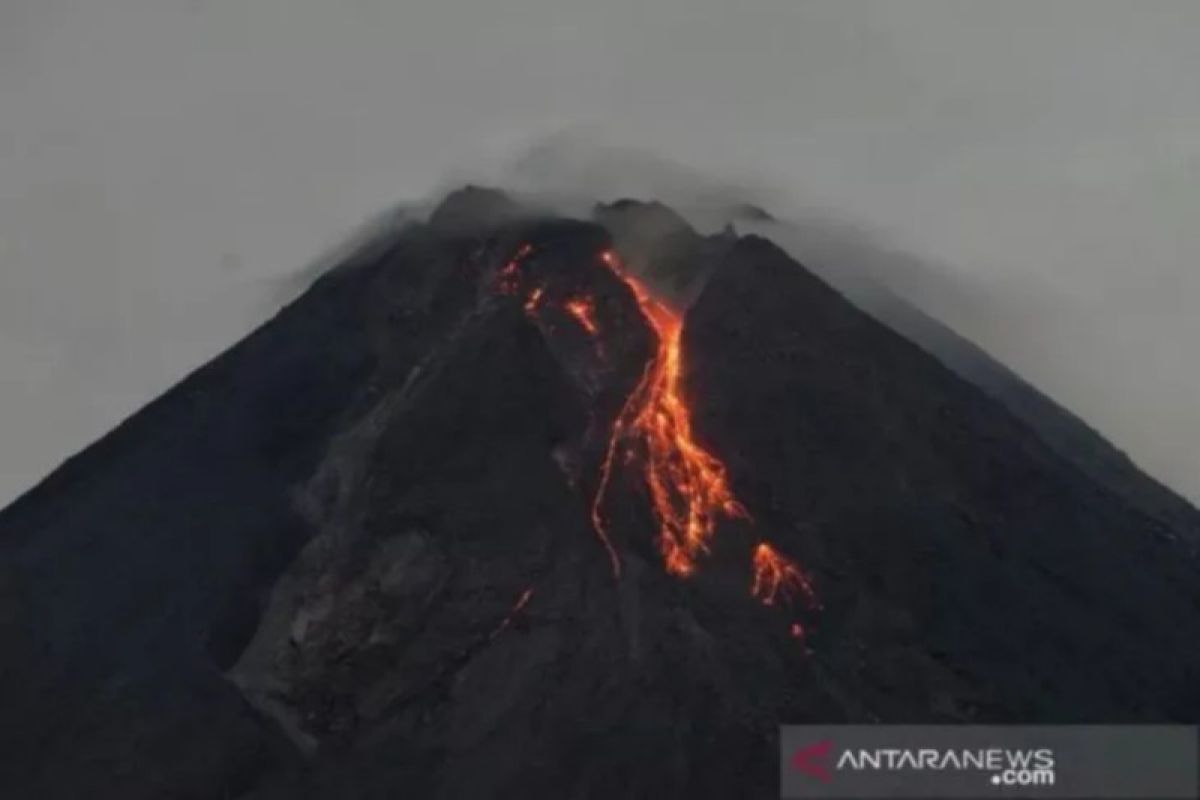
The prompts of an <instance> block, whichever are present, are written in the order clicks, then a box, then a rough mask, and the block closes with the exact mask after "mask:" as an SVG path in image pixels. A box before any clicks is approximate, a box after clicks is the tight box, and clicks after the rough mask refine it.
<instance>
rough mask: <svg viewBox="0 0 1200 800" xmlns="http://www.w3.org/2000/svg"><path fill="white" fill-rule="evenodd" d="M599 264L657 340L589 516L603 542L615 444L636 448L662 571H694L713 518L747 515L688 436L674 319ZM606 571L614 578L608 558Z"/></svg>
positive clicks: (719, 470) (610, 256)
mask: <svg viewBox="0 0 1200 800" xmlns="http://www.w3.org/2000/svg"><path fill="white" fill-rule="evenodd" d="M602 259H603V261H604V262H605V264H607V265H608V266H609V267H610V268H611V269H612V270H613V271H614V272H615V273H616V274H617V275H618V276H619V277H620V278H621V279H622V280H623V281H625V283H626V284H628V286H629V288H630V289H632V290H633V293H634V296H635V297H636V298H637V301H638V305H639V306H640V307H641V309H642V314H643V315H644V316H645V317H646V320H647V321H648V322H649V323H650V325H651V327H653V328H654V332H655V333H656V334H657V336H658V352H657V353H656V354H655V356H654V358H653V359H652V360H651V362H650V363H649V364H648V365H647V367H646V371H645V373H644V374H643V376H642V379H641V381H640V382H639V383H638V385H637V387H636V388H635V389H634V390H633V393H632V394H630V396H629V399H628V401H627V402H626V404H625V407H624V409H622V411H621V413H620V415H619V416H618V417H617V420H616V422H615V423H614V425H613V433H612V438H611V439H610V440H609V446H608V452H607V453H606V455H605V458H604V463H603V465H602V467H601V479H600V489H599V491H598V492H597V493H596V499H595V502H594V504H593V507H592V519H593V522H594V523H595V524H596V527H597V530H598V531H600V532H601V534H602V536H604V538H605V539H607V536H606V535H604V520H603V514H602V510H601V506H602V505H603V502H604V498H605V493H606V491H607V488H608V484H609V481H610V479H611V475H612V471H613V468H614V465H615V461H616V455H617V452H618V450H620V449H621V448H622V447H640V448H642V449H643V450H644V452H643V453H641V455H642V457H643V458H644V460H645V472H646V485H647V487H648V488H649V490H650V499H651V502H652V505H653V509H654V516H655V518H656V519H657V520H658V524H659V539H658V545H659V550H660V551H661V552H662V555H663V560H664V562H665V564H666V568H667V571H668V572H670V573H671V574H673V575H678V576H681V577H686V576H688V575H691V574H692V573H694V572H695V571H696V561H697V559H698V558H699V557H700V556H701V555H702V554H703V553H705V552H707V551H708V545H709V540H710V539H711V538H712V535H713V532H714V530H715V529H716V525H717V519H718V518H719V517H722V516H724V517H741V518H747V517H748V515H747V513H746V510H745V509H744V508H743V507H742V505H741V504H740V503H739V502H738V501H737V499H736V498H735V497H734V495H733V491H732V490H731V489H730V488H729V479H728V477H727V476H726V473H725V466H724V465H723V464H722V463H721V462H720V461H719V460H718V459H717V458H716V457H715V456H713V455H712V454H711V453H709V452H708V451H707V450H705V449H704V448H703V447H702V446H701V445H700V444H699V443H698V442H697V441H696V439H695V437H694V436H693V434H692V423H691V416H690V412H689V410H688V406H687V402H686V400H685V399H684V396H683V391H682V387H681V382H682V381H681V377H680V376H681V373H682V368H683V359H682V347H681V341H680V340H681V336H682V333H683V320H682V318H681V317H680V315H679V314H677V313H676V312H675V311H673V310H672V309H670V308H668V307H667V306H666V305H665V304H664V303H661V302H659V301H658V300H656V299H655V298H654V297H653V296H651V294H650V293H649V292H648V291H646V289H645V288H644V287H643V286H642V285H641V284H640V283H639V282H638V281H637V280H636V279H635V278H633V277H632V276H630V275H628V274H626V273H625V272H624V270H622V269H621V268H620V262H619V261H618V260H617V257H616V255H615V254H614V253H612V252H605V253H604V254H603V255H602ZM613 566H614V571H616V572H617V573H618V574H619V569H620V568H619V564H618V562H617V561H616V560H615V559H614V561H613Z"/></svg>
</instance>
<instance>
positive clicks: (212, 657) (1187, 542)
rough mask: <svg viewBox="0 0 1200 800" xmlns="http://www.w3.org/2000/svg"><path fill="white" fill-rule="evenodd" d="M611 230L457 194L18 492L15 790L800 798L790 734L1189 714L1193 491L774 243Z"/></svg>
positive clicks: (3, 765) (9, 555) (1194, 704)
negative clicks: (658, 278)
mask: <svg viewBox="0 0 1200 800" xmlns="http://www.w3.org/2000/svg"><path fill="white" fill-rule="evenodd" d="M637 208H638V206H637V205H636V204H626V205H624V206H622V209H621V213H620V214H619V215H616V216H617V217H620V219H621V220H622V225H625V226H628V224H629V223H630V215H631V214H633V215H635V216H636V213H637ZM662 212H663V210H662V209H661V207H655V213H656V214H659V215H661V213H662ZM614 218H615V217H614V215H613V213H612V210H611V209H609V210H608V212H607V213H606V212H605V211H604V210H603V209H602V210H601V211H600V213H598V214H597V217H596V220H597V221H587V220H567V219H556V218H553V217H546V216H539V215H538V214H535V213H533V212H531V211H528V210H525V209H522V208H521V207H519V206H517V205H516V204H514V203H513V202H511V201H510V200H508V199H507V198H506V197H504V196H503V195H501V194H499V193H496V192H491V191H486V190H479V189H468V190H463V191H461V192H458V193H455V194H453V195H451V196H450V197H449V198H447V199H446V200H445V201H444V202H443V204H442V205H441V206H440V207H439V208H438V209H437V210H436V211H435V212H434V213H433V215H432V216H431V217H430V219H429V220H428V222H425V223H421V224H413V225H409V226H407V227H405V228H404V229H403V230H399V231H396V232H394V233H392V234H389V235H387V236H385V237H382V238H381V239H380V240H379V241H375V242H372V243H371V245H370V246H369V247H366V248H364V249H363V250H362V251H361V252H360V253H358V254H356V255H354V256H351V257H350V258H349V259H348V260H347V262H346V263H344V264H342V265H341V266H340V267H338V268H336V269H334V270H332V271H331V272H329V273H328V274H327V275H325V276H324V277H322V278H321V279H320V280H319V281H317V282H316V284H315V285H313V287H312V288H311V289H310V290H309V291H308V292H306V293H305V294H304V295H303V296H302V297H300V298H299V299H298V300H296V301H295V302H294V303H292V304H291V305H290V306H288V307H287V308H286V309H284V310H283V311H282V312H281V313H280V314H279V315H278V316H277V317H276V318H275V319H274V320H272V321H270V322H269V323H267V324H266V325H264V326H263V327H262V328H260V329H259V330H258V331H256V332H255V333H253V334H252V335H251V336H249V337H248V338H247V339H246V340H244V341H243V342H241V343H240V344H238V345H237V346H235V347H234V348H232V349H231V350H230V351H229V352H227V353H225V354H224V355H222V356H221V357H219V358H217V359H216V360H215V361H213V362H212V363H210V364H209V365H207V366H205V367H203V368H202V369H200V370H199V371H197V372H196V373H195V374H193V375H192V376H191V377H189V378H188V379H186V380H185V381H184V382H182V383H181V384H180V385H179V386H177V387H176V388H174V389H173V390H171V391H170V392H168V393H167V394H166V395H164V396H163V397H162V398H160V399H159V400H157V401H155V402H154V403H152V404H151V405H150V406H148V407H147V408H146V409H144V410H143V411H142V412H140V413H139V414H137V415H135V416H134V417H133V418H131V419H130V420H129V421H128V422H126V423H125V424H123V425H122V426H120V427H119V428H118V429H117V430H115V431H114V432H113V433H111V434H110V435H109V436H107V437H105V438H104V439H103V440H101V441H100V442H98V443H97V444H96V445H94V446H92V447H91V448H89V449H88V450H86V451H84V452H83V453H81V454H80V455H78V456H77V457H75V458H74V459H72V460H71V461H69V462H67V463H66V464H65V465H64V466H63V467H62V468H60V469H59V470H58V471H57V472H55V473H54V474H53V475H51V476H50V477H49V478H48V479H47V480H46V481H45V482H44V483H43V484H42V485H40V486H39V487H37V488H36V489H34V490H33V491H32V492H30V493H29V494H28V495H26V496H25V497H23V498H21V499H20V500H19V501H18V502H17V503H15V504H14V505H13V506H11V507H10V508H8V509H7V510H6V511H4V512H3V513H2V514H0V600H2V602H0V667H2V668H3V676H4V680H3V681H2V682H0V708H2V709H3V710H4V711H3V716H2V717H0V754H2V755H0V794H2V795H3V796H5V797H10V796H11V797H31V798H32V797H38V798H42V797H48V798H54V797H64V798H65V797H71V798H75V797H80V796H89V797H114V798H117V797H119V798H143V797H144V798H157V797H197V798H210V797H214V798H226V797H255V798H291V797H312V798H325V797H328V798H343V797H345V798H354V797H362V798H367V797H370V798H375V797H389V798H390V797H396V796H404V797H419V798H468V797H470V798H479V797H502V798H503V797H555V798H558V797H571V798H613V797H620V798H641V797H647V798H649V797H654V798H661V797H685V796H686V797H712V798H728V797H774V796H777V788H776V782H777V775H778V762H777V753H776V741H777V726H778V725H779V724H780V723H781V722H797V723H798V722H810V721H825V722H837V721H890V722H898V721H904V722H918V721H963V722H968V721H980V722H982V721H986V722H1015V721H1038V722H1082V721H1160V720H1176V721H1188V722H1195V721H1196V720H1198V719H1200V690H1198V688H1197V687H1200V648H1197V647H1196V642H1197V641H1200V581H1198V580H1197V578H1198V574H1197V573H1198V571H1200V570H1198V567H1197V554H1196V547H1197V541H1198V538H1200V533H1198V532H1200V524H1197V515H1196V513H1195V512H1194V511H1193V510H1190V509H1189V510H1188V511H1187V513H1184V514H1180V515H1176V516H1175V517H1173V518H1172V520H1171V521H1170V522H1164V521H1163V520H1161V519H1159V518H1155V517H1153V516H1151V515H1149V514H1147V513H1146V512H1145V511H1144V510H1142V509H1140V508H1138V507H1136V506H1135V505H1131V504H1130V503H1129V502H1128V501H1127V500H1125V499H1122V498H1121V497H1120V496H1118V495H1116V494H1114V493H1113V492H1111V491H1110V490H1108V489H1106V488H1105V487H1103V486H1101V485H1099V484H1097V483H1095V482H1093V481H1091V480H1090V479H1089V478H1088V477H1086V476H1085V474H1084V473H1082V472H1081V471H1079V470H1078V468H1076V467H1075V466H1073V465H1071V464H1070V463H1068V462H1067V461H1065V460H1063V459H1062V458H1061V457H1059V456H1058V455H1056V454H1055V453H1054V452H1053V451H1052V450H1051V449H1050V448H1049V447H1048V446H1047V445H1046V444H1044V443H1043V442H1042V441H1041V440H1039V438H1038V437H1037V436H1036V435H1035V434H1034V433H1033V432H1032V431H1031V429H1030V428H1028V427H1027V426H1025V425H1024V424H1023V423H1021V422H1019V421H1018V420H1017V419H1016V418H1014V417H1013V416H1012V415H1011V414H1009V413H1008V412H1007V411H1005V410H1004V409H1003V408H1002V407H1001V406H1000V405H998V404H997V403H996V402H995V401H994V400H992V399H990V398H988V397H987V396H986V395H985V394H984V393H983V392H981V391H980V390H978V389H977V388H976V387H974V386H972V385H970V384H968V383H966V382H964V381H963V380H961V379H960V378H958V377H956V376H955V375H954V374H952V373H951V372H950V371H948V370H947V369H946V368H944V367H943V366H942V365H941V364H940V363H939V362H938V361H937V360H935V359H934V358H933V357H931V356H929V355H928V354H926V353H925V352H924V351H922V350H921V349H919V348H917V347H916V346H914V345H913V344H911V343H910V342H908V341H907V340H905V339H903V338H901V337H900V336H899V335H897V334H896V333H895V332H893V331H892V330H890V329H888V328H886V327H884V326H883V325H881V324H879V323H877V322H876V321H875V320H873V319H872V318H870V317H868V316H866V315H865V314H863V313H861V312H860V311H858V310H857V309H856V308H855V307H854V306H852V305H851V304H849V303H848V302H847V301H846V300H844V299H843V298H842V297H841V296H840V295H839V294H837V293H836V292H834V291H833V290H832V289H830V288H829V287H828V286H827V285H826V284H824V283H823V282H821V281H820V280H818V279H817V278H815V277H814V276H813V275H812V274H811V273H809V272H808V271H806V270H805V269H804V268H803V267H802V266H800V265H799V264H797V263H795V262H794V261H792V260H791V259H789V258H788V257H787V256H786V255H785V254H784V253H783V251H781V250H779V249H778V248H776V247H775V246H774V245H772V244H771V243H770V242H769V241H767V240H765V239H761V238H755V237H738V236H736V235H734V234H733V233H732V232H730V231H727V232H725V233H723V234H721V235H719V236H714V237H707V238H706V237H699V236H696V235H695V234H694V233H693V232H690V231H680V230H679V229H678V228H677V226H668V227H670V228H671V236H672V237H673V241H675V243H676V245H678V244H679V242H683V245H682V249H679V247H676V246H675V245H673V248H674V255H673V259H674V261H673V264H674V265H675V266H680V265H683V266H687V265H686V264H685V262H689V261H691V262H696V263H692V264H691V265H690V266H691V267H692V268H694V269H695V270H696V271H697V274H703V275H705V276H707V279H706V280H705V281H704V282H703V286H702V287H693V288H692V289H691V290H689V291H688V293H687V297H686V299H687V300H688V301H690V304H689V306H688V307H687V309H686V312H685V311H683V310H682V302H683V300H684V297H683V295H682V294H680V293H672V292H671V291H666V292H665V293H664V294H663V295H662V296H658V295H656V294H655V289H654V288H652V287H651V286H650V285H649V284H647V283H645V282H643V281H642V280H641V279H639V278H638V277H637V274H639V273H638V269H639V265H641V264H642V263H643V262H645V261H646V260H647V259H648V258H650V256H649V255H648V252H649V251H648V250H646V249H645V248H642V247H641V246H640V245H639V244H638V243H636V242H634V241H633V240H631V239H630V238H629V237H628V236H626V235H625V234H627V233H628V228H627V227H626V228H619V226H617V225H616V224H614V223H613V221H612V220H613V219H614ZM634 222H636V219H635V220H634ZM601 223H605V224H601ZM643 238H644V237H643ZM655 257H657V256H655ZM680 268H682V266H680Z"/></svg>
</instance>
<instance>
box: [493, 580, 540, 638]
mask: <svg viewBox="0 0 1200 800" xmlns="http://www.w3.org/2000/svg"><path fill="white" fill-rule="evenodd" d="M532 598H533V587H532V586H530V587H528V588H527V589H525V591H523V592H521V595H520V596H519V597H518V598H517V602H516V603H514V604H513V607H512V609H511V610H510V611H509V612H508V614H507V616H505V617H504V619H502V620H500V624H499V625H497V626H496V627H495V628H493V629H492V632H491V633H490V634H488V639H489V640H492V639H495V638H496V637H497V636H499V635H500V634H502V633H504V631H506V630H508V628H509V626H510V625H512V624H513V620H514V619H516V617H517V615H518V614H520V613H521V612H522V611H524V610H525V606H527V605H529V601H530V599H532Z"/></svg>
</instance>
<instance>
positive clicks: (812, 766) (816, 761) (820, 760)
mask: <svg viewBox="0 0 1200 800" xmlns="http://www.w3.org/2000/svg"><path fill="white" fill-rule="evenodd" d="M832 750H833V742H832V741H830V740H829V739H826V740H824V741H821V742H817V743H816V744H810V745H807V746H805V747H801V748H800V749H799V750H797V751H796V752H795V753H793V754H792V769H795V770H798V771H800V772H803V773H804V774H805V775H807V776H808V777H810V778H816V779H817V780H819V781H821V783H829V782H830V781H831V780H833V773H832V772H831V771H830V769H829V764H828V763H826V759H828V758H829V753H830V752H831V751H832Z"/></svg>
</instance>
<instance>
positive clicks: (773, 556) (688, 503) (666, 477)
mask: <svg viewBox="0 0 1200 800" xmlns="http://www.w3.org/2000/svg"><path fill="white" fill-rule="evenodd" d="M532 252H533V248H532V247H531V246H530V245H528V244H524V245H521V247H520V248H519V249H518V250H517V251H516V253H515V254H514V255H513V257H512V258H511V259H510V260H509V261H508V263H507V264H505V265H504V267H503V268H502V269H501V270H500V273H499V279H500V288H501V290H502V291H504V292H506V293H508V294H515V293H517V292H518V291H519V290H520V279H521V276H520V268H521V264H522V262H523V261H524V260H525V259H526V258H527V257H528V256H529V255H530V254H532ZM600 258H601V260H602V261H603V262H604V263H605V264H606V265H607V266H608V267H609V269H611V270H612V271H613V273H614V274H615V275H617V277H619V278H620V279H621V280H622V281H624V282H625V284H626V285H628V286H629V288H630V289H631V290H632V291H633V294H634V297H635V298H636V299H637V303H638V306H639V308H640V309H641V312H642V314H643V316H644V317H645V318H646V321H647V323H648V324H649V325H650V327H652V328H653V329H654V332H655V334H656V336H657V340H658V344H657V351H656V352H655V354H654V357H653V358H652V359H651V360H650V361H649V363H647V364H646V367H645V370H644V371H643V373H642V376H641V378H640V379H639V381H638V383H637V386H636V387H635V388H634V389H633V391H632V392H631V393H630V394H629V396H628V397H627V398H626V399H625V404H624V405H623V406H622V408H621V411H620V413H619V414H618V415H617V418H616V421H615V422H614V423H613V428H612V434H611V436H610V437H609V441H608V446H607V448H606V451H605V454H604V460H603V462H602V463H601V467H600V481H599V486H598V487H597V490H596V496H595V498H594V500H593V501H592V524H593V526H594V527H595V530H596V534H597V536H599V538H600V541H601V542H602V543H603V545H604V548H605V550H606V551H607V553H608V557H609V560H610V561H611V563H612V571H613V575H614V576H615V577H617V578H620V577H621V559H620V556H619V555H618V554H617V550H616V548H615V547H614V546H613V544H612V540H611V539H610V537H609V535H608V525H607V523H606V521H605V517H604V510H603V507H604V502H605V499H606V497H607V494H608V488H609V485H610V484H611V482H612V479H613V473H614V471H615V470H616V469H618V468H619V467H627V466H631V465H635V464H637V465H639V466H640V467H641V469H642V471H643V473H644V480H645V482H646V487H647V489H648V491H649V495H650V502H651V509H652V511H653V514H654V518H655V521H656V522H657V524H658V542H657V544H658V548H659V552H661V553H662V557H663V563H664V565H665V568H666V570H667V572H668V573H669V574H671V575H676V576H679V577H687V576H689V575H692V574H694V573H695V572H696V570H697V568H698V562H699V559H700V558H701V557H702V556H703V555H705V554H706V553H708V552H709V546H710V542H711V540H712V537H713V535H714V533H715V531H716V527H717V523H718V522H719V521H720V520H721V519H743V520H750V515H749V513H747V511H746V509H745V508H744V507H743V506H742V504H741V503H740V502H738V500H737V498H736V497H735V496H734V494H733V490H732V488H731V487H730V484H729V477H728V474H727V472H726V469H725V465H724V464H722V463H721V461H720V459H718V458H717V457H716V456H715V455H713V454H712V453H710V452H709V451H708V450H706V449H705V448H704V447H703V446H702V445H701V444H700V443H699V442H698V441H696V437H695V435H694V434H693V432H692V423H691V410H690V409H689V407H688V404H687V398H686V397H684V393H683V378H682V375H683V352H682V342H681V339H682V334H683V318H682V316H681V315H680V314H679V313H678V312H676V311H675V310H673V309H672V308H670V307H669V306H667V305H666V304H665V303H663V302H661V301H659V300H657V299H655V298H654V296H653V295H651V294H650V292H649V291H648V290H647V289H646V288H645V287H644V286H643V285H642V284H641V283H640V282H639V281H638V280H637V279H636V278H634V277H633V276H631V275H629V274H628V273H626V271H625V270H624V269H623V267H622V265H621V263H620V260H619V259H618V258H617V255H616V254H615V253H613V252H611V251H606V252H604V253H601V255H600ZM543 295H544V293H543V290H542V289H541V288H540V287H539V288H534V289H533V290H532V291H531V292H530V293H529V296H528V297H527V298H526V301H525V311H526V313H528V314H531V315H533V314H536V312H537V310H538V308H539V304H540V303H541V301H542V298H543ZM564 309H565V310H566V312H567V313H569V314H571V316H573V317H574V318H575V320H576V321H577V322H578V323H579V324H580V326H582V327H583V329H584V330H586V331H587V332H588V333H589V334H590V335H592V336H597V335H598V333H599V327H598V325H597V323H596V316H595V306H594V303H593V300H592V298H590V297H580V296H576V297H572V298H570V299H569V300H567V301H566V302H565V303H564ZM753 575H754V577H753V582H752V585H751V588H750V594H751V595H752V596H753V597H754V598H756V599H757V600H759V601H760V602H762V603H763V604H764V605H767V606H774V605H776V604H777V603H779V602H780V601H783V602H790V601H791V600H792V599H793V598H794V597H795V596H797V595H799V596H800V597H802V599H803V600H804V601H805V602H806V604H807V605H809V606H810V607H819V604H818V603H817V602H816V596H815V594H814V593H813V590H812V585H811V584H810V582H809V580H808V578H807V576H805V574H804V573H803V572H802V571H801V570H800V568H799V567H797V566H796V565H795V564H794V563H792V562H791V561H790V560H788V559H787V558H786V557H785V556H783V555H782V554H781V553H779V552H778V551H777V550H776V549H775V548H774V547H772V546H771V545H770V544H768V543H767V542H760V543H759V544H758V545H757V546H756V547H755V548H754V554H753ZM532 593H533V590H532V589H527V590H525V592H524V594H522V595H521V597H520V598H519V599H518V601H517V603H516V605H515V606H514V607H513V609H512V612H511V613H510V614H509V616H508V617H507V618H506V619H505V620H504V621H503V622H502V623H501V625H500V627H499V628H497V629H496V631H495V633H494V634H493V635H496V634H499V633H500V632H501V631H503V630H504V629H505V628H507V627H508V626H509V624H510V623H511V621H512V619H513V617H514V616H515V615H516V614H518V613H519V612H520V611H521V610H522V609H523V608H524V606H525V604H526V603H528V602H529V598H530V596H531V595H532ZM789 633H790V634H791V636H793V637H794V638H797V639H802V638H804V636H805V630H804V627H803V626H802V625H801V624H800V623H799V622H793V623H792V625H791V626H790V628H789Z"/></svg>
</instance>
